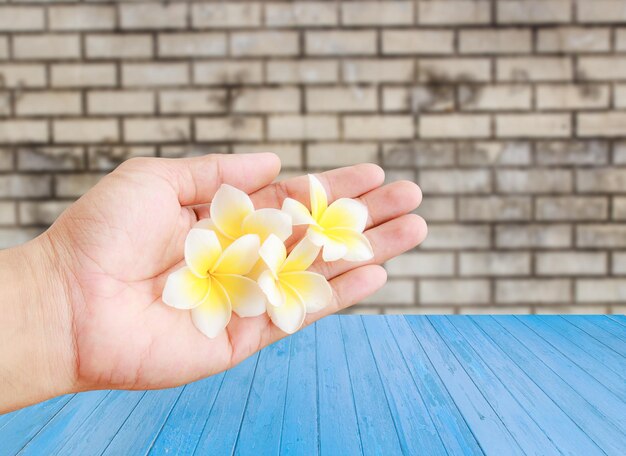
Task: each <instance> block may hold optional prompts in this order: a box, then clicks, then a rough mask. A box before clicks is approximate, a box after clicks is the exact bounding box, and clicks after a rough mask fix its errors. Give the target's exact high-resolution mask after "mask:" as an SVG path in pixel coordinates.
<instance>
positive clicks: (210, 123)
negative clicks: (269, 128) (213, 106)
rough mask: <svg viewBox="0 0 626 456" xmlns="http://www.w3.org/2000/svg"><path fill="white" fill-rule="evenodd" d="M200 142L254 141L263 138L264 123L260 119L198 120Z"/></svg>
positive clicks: (197, 134)
mask: <svg viewBox="0 0 626 456" xmlns="http://www.w3.org/2000/svg"><path fill="white" fill-rule="evenodd" d="M195 122H196V125H195V126H196V128H195V130H196V139H197V140H199V141H233V140H240V141H254V140H259V139H262V138H263V122H262V120H261V119H260V118H258V117H230V118H229V117H224V118H210V119H196V121H195Z"/></svg>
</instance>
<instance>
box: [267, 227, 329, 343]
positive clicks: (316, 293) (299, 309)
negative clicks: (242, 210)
mask: <svg viewBox="0 0 626 456" xmlns="http://www.w3.org/2000/svg"><path fill="white" fill-rule="evenodd" d="M319 250H320V248H319V247H318V246H316V245H315V244H313V243H312V242H311V241H310V240H309V239H308V238H306V237H305V238H304V239H303V240H302V241H300V242H299V243H298V244H297V245H296V246H295V247H294V249H293V250H292V251H291V252H290V253H289V256H287V251H286V249H285V244H283V242H282V241H281V240H280V239H279V238H278V237H276V236H274V235H270V236H269V237H268V238H267V240H266V241H265V242H264V243H263V245H262V246H261V249H260V251H259V254H260V255H261V258H262V259H263V261H264V262H265V264H266V265H267V270H266V271H265V272H263V273H262V274H261V276H260V277H259V280H258V282H259V285H260V287H261V289H262V290H263V291H264V292H265V295H266V296H267V300H268V302H269V304H268V306H267V313H268V314H269V316H270V318H271V319H272V322H273V323H274V324H275V325H276V326H278V327H279V328H280V329H282V330H283V331H285V332H286V333H288V334H293V333H294V332H296V331H297V330H298V329H300V327H301V326H302V324H303V323H304V318H305V316H306V314H307V313H312V312H317V311H319V310H321V309H323V308H324V307H326V306H327V305H328V304H329V303H330V301H331V299H332V296H333V292H332V289H331V287H330V285H329V283H328V282H327V281H326V278H325V277H324V276H323V275H321V274H317V273H315V272H311V271H307V269H308V268H309V266H311V264H312V263H313V261H315V258H316V257H317V255H318V253H319Z"/></svg>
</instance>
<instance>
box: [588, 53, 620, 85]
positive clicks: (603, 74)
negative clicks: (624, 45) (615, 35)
mask: <svg viewBox="0 0 626 456" xmlns="http://www.w3.org/2000/svg"><path fill="white" fill-rule="evenodd" d="M576 73H577V75H578V77H579V79H580V80H590V81H613V80H625V79H626V57H623V56H606V57H600V56H590V57H583V56H581V57H579V59H578V67H577V71H576Z"/></svg>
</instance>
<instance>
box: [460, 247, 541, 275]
mask: <svg viewBox="0 0 626 456" xmlns="http://www.w3.org/2000/svg"><path fill="white" fill-rule="evenodd" d="M530 261H531V259H530V254H529V253H526V252H514V253H513V252H511V253H509V252H463V253H461V254H460V255H459V273H460V274H461V276H467V277H471V276H519V275H529V274H530Z"/></svg>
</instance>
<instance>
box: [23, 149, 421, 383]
mask: <svg viewBox="0 0 626 456" xmlns="http://www.w3.org/2000/svg"><path fill="white" fill-rule="evenodd" d="M279 169H280V162H279V160H278V158H277V157H276V156H275V155H273V154H252V155H209V156H204V157H197V158H186V159H162V158H140V159H133V160H129V161H127V162H125V163H123V164H122V165H121V166H120V167H119V168H118V169H117V170H115V171H114V172H113V173H111V174H109V175H107V176H106V177H104V178H103V179H102V180H101V181H100V182H99V183H98V184H97V185H96V186H95V187H94V188H93V189H92V190H90V191H89V192H87V193H86V194H85V195H84V196H83V197H82V198H80V199H79V200H78V201H77V202H76V203H75V204H73V205H72V206H71V207H70V208H69V209H68V210H67V211H66V212H65V213H63V214H62V215H61V217H59V219H58V220H57V221H56V222H55V223H54V225H53V226H52V227H51V228H50V229H49V230H48V231H47V232H46V233H44V235H42V236H41V238H38V239H37V240H36V241H35V242H34V245H36V248H33V246H30V250H31V251H34V252H39V253H35V254H34V255H39V256H41V257H43V258H53V261H52V262H51V263H50V264H53V267H52V270H51V271H50V274H53V275H54V278H53V279H52V280H51V281H52V282H54V283H55V290H56V291H55V292H54V293H50V295H51V296H55V299H54V300H53V301H52V302H48V303H46V306H53V307H54V309H53V310H52V311H53V312H54V313H55V315H59V318H58V319H56V320H57V321H55V325H56V326H58V328H57V329H56V330H55V333H57V334H58V336H57V337H58V339H59V340H60V341H62V345H63V346H64V347H65V348H64V349H60V350H61V354H60V355H59V356H57V357H55V359H63V360H64V361H63V362H67V363H69V365H68V366H67V367H66V368H65V369H64V370H67V373H68V374H67V375H66V376H64V377H66V381H67V383H68V384H67V386H66V388H65V389H66V390H67V391H79V390H87V389H101V388H124V389H150V388H164V387H171V386H176V385H179V384H182V383H186V382H190V381H193V380H197V379H199V378H202V377H206V376H208V375H212V374H215V373H218V372H220V371H223V370H225V369H228V368H230V367H232V366H233V365H235V364H237V363H239V362H240V361H242V360H243V359H245V358H247V357H248V356H250V355H252V354H253V353H255V352H256V351H258V350H260V349H261V348H263V347H264V346H266V345H268V344H271V343H272V342H274V341H276V340H278V339H280V338H281V337H284V336H285V335H286V334H285V333H283V332H282V331H281V330H280V329H278V328H277V327H275V326H274V325H273V324H272V323H271V321H270V320H269V318H268V317H267V315H266V314H264V315H261V316H259V317H254V318H239V317H237V316H236V315H233V316H232V320H231V322H230V324H229V325H228V327H227V330H226V332H225V333H224V334H222V335H220V336H218V337H217V338H215V339H208V338H207V337H205V336H204V335H203V334H202V333H200V332H199V331H198V330H197V329H196V328H195V326H194V325H193V324H192V322H191V318H190V315H189V312H183V311H180V310H177V309H173V308H171V307H169V306H166V305H164V304H163V303H162V301H161V294H162V291H163V286H164V284H165V280H166V278H167V276H168V274H169V273H170V272H171V271H173V270H175V269H176V268H178V267H180V265H181V264H182V255H183V245H184V241H185V237H186V235H187V232H188V231H189V230H190V229H191V227H192V226H193V225H194V224H195V223H196V221H197V220H198V218H204V217H207V216H208V203H210V200H211V197H212V195H213V194H214V193H215V191H216V190H217V189H218V187H219V186H220V185H221V184H222V183H228V184H231V185H233V186H235V187H237V188H240V189H241V190H243V191H245V192H246V193H249V194H251V199H252V201H253V202H254V204H255V207H256V208H261V207H276V208H280V206H281V203H282V201H283V199H284V198H286V197H291V198H294V199H297V200H300V201H302V202H306V201H308V181H307V179H306V176H302V177H298V178H294V179H290V180H287V181H284V182H279V183H275V184H272V181H273V180H274V178H275V177H276V176H277V174H278V172H279ZM319 177H320V180H321V181H322V183H323V184H324V186H325V187H326V190H327V192H328V194H329V200H330V201H332V200H334V199H337V198H340V197H348V198H358V199H360V200H361V201H362V202H363V203H364V204H365V205H366V206H367V207H368V209H369V214H370V220H369V221H368V226H367V231H366V233H365V234H366V235H367V236H368V238H369V239H370V242H371V244H372V246H373V248H374V253H375V257H374V259H373V260H372V261H370V262H368V264H363V263H361V264H359V263H349V262H344V261H338V262H333V263H324V262H322V261H318V262H316V263H315V264H314V265H313V267H312V269H313V270H316V271H317V272H320V273H322V274H324V275H325V276H326V277H327V279H329V281H330V283H331V286H332V287H333V290H334V301H333V303H332V304H331V305H330V306H329V307H327V308H325V309H324V310H322V311H320V312H317V313H315V314H310V315H308V316H307V319H306V321H305V324H310V323H312V322H314V321H315V320H317V319H319V318H322V317H323V316H326V315H328V314H330V313H334V312H337V311H339V310H341V309H343V308H345V307H348V306H350V305H352V304H354V303H356V302H358V301H359V300H361V299H363V298H365V297H366V296H368V295H370V294H372V293H373V292H375V291H376V290H377V289H379V288H380V287H381V286H382V285H383V284H384V283H385V281H386V274H385V271H384V269H383V268H382V267H381V266H378V264H380V263H382V262H384V261H386V260H388V259H389V258H391V257H394V256H396V255H398V254H400V253H402V252H404V251H406V250H408V249H410V248H412V247H414V246H415V245H417V244H418V243H419V242H421V241H422V240H423V239H424V237H425V235H426V225H425V223H424V221H423V220H422V219H421V218H420V217H418V216H416V215H413V214H407V213H408V212H410V211H412V210H413V209H415V207H417V205H418V204H419V202H420V200H421V193H420V191H419V188H418V187H417V186H416V185H415V184H413V183H410V182H396V183H393V184H389V185H386V186H382V187H381V185H382V183H383V179H384V173H383V171H382V170H381V169H380V168H379V167H377V166H375V165H369V164H364V165H357V166H353V167H348V168H342V169H338V170H333V171H329V172H326V173H323V174H321V175H319ZM298 234H300V235H301V234H302V233H299V232H298V231H297V230H296V232H295V234H294V236H292V238H290V239H289V240H288V242H287V244H288V245H293V243H294V242H295V241H297V240H298ZM56 307H59V308H60V310H59V309H57V308H56ZM48 310H49V311H50V309H48ZM64 351H66V352H67V353H64Z"/></svg>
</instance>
